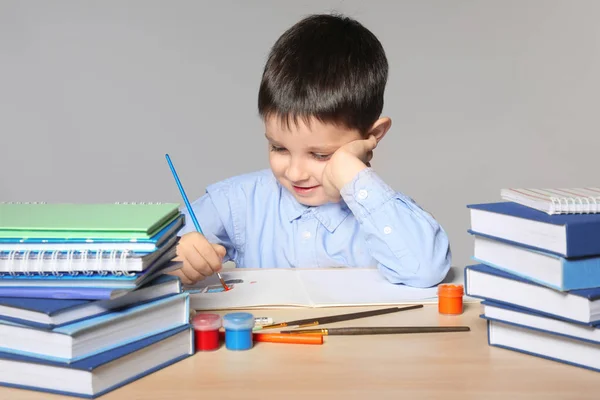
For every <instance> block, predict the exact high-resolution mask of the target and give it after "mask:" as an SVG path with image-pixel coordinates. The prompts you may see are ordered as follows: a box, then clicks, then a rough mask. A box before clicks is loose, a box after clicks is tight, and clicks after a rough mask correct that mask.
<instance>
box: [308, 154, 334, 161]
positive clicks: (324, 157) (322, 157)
mask: <svg viewBox="0 0 600 400" xmlns="http://www.w3.org/2000/svg"><path fill="white" fill-rule="evenodd" d="M312 156H313V158H314V159H315V160H319V161H327V160H329V158H330V157H331V154H316V153H312Z"/></svg>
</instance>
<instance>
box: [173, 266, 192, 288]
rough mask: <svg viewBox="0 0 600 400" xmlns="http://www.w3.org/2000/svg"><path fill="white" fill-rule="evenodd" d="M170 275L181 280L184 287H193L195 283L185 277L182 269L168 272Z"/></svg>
mask: <svg viewBox="0 0 600 400" xmlns="http://www.w3.org/2000/svg"><path fill="white" fill-rule="evenodd" d="M168 274H169V275H174V276H177V277H179V279H180V280H181V283H183V284H184V285H192V284H193V283H194V282H192V281H191V280H190V279H189V278H188V277H187V276H185V274H184V273H183V271H182V270H180V269H178V270H176V271H171V272H168Z"/></svg>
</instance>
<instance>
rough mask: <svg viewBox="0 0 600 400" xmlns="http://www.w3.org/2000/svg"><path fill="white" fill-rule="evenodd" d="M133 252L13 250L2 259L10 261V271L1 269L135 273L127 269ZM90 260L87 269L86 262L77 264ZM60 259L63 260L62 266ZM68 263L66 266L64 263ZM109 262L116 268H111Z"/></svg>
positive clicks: (24, 272) (12, 272) (48, 272)
mask: <svg viewBox="0 0 600 400" xmlns="http://www.w3.org/2000/svg"><path fill="white" fill-rule="evenodd" d="M131 254H132V252H131V251H130V250H99V251H89V250H68V251H66V252H65V251H60V250H52V251H48V250H42V251H32V250H23V251H21V250H11V251H10V252H8V255H6V253H3V254H2V253H0V260H5V261H7V262H8V269H9V270H10V271H5V272H0V275H2V274H9V275H12V276H20V275H25V276H32V275H39V276H48V275H54V276H59V277H60V276H65V275H69V276H77V275H85V276H91V275H100V276H106V275H108V274H109V273H110V274H112V275H113V276H133V275H135V273H134V272H129V271H127V270H126V269H124V266H125V264H126V263H127V260H128V259H129V258H130V255H131ZM78 261H80V262H81V263H88V262H90V261H93V262H92V263H90V266H89V267H87V268H86V269H82V268H81V267H82V265H76V264H77V262H78ZM59 262H60V263H62V264H63V265H61V268H60V269H59ZM64 264H66V266H64ZM107 264H109V265H111V266H112V267H111V268H109V269H107V268H106V267H107Z"/></svg>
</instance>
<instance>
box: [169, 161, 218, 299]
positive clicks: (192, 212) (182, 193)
mask: <svg viewBox="0 0 600 400" xmlns="http://www.w3.org/2000/svg"><path fill="white" fill-rule="evenodd" d="M165 157H166V159H167V162H168V163H169V168H171V173H172V174H173V178H174V179H175V183H177V187H178V188H179V193H181V197H182V198H183V202H184V203H185V207H186V208H187V210H188V214H190V218H191V219H192V222H193V223H194V227H195V228H196V230H197V231H198V232H199V233H202V228H201V227H200V224H199V223H198V219H197V218H196V214H194V210H193V209H192V205H191V204H190V201H189V200H188V197H187V195H186V194H185V190H184V189H183V185H182V184H181V181H180V180H179V176H178V175H177V171H175V167H174V166H173V163H172V162H171V157H169V155H168V154H165ZM217 277H218V278H219V281H220V282H221V285H223V289H225V290H229V287H228V286H227V285H226V284H225V280H224V279H223V277H221V274H220V273H218V272H217Z"/></svg>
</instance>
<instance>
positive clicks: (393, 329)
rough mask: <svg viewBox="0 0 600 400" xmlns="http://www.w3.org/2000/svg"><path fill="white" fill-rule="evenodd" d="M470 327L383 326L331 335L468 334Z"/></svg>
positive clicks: (339, 330) (332, 330) (330, 331)
mask: <svg viewBox="0 0 600 400" xmlns="http://www.w3.org/2000/svg"><path fill="white" fill-rule="evenodd" d="M469 330H471V328H469V327H468V326H381V327H364V328H363V327H355V328H329V329H327V331H328V334H329V335H388V334H398V333H434V332H466V331H469Z"/></svg>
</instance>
